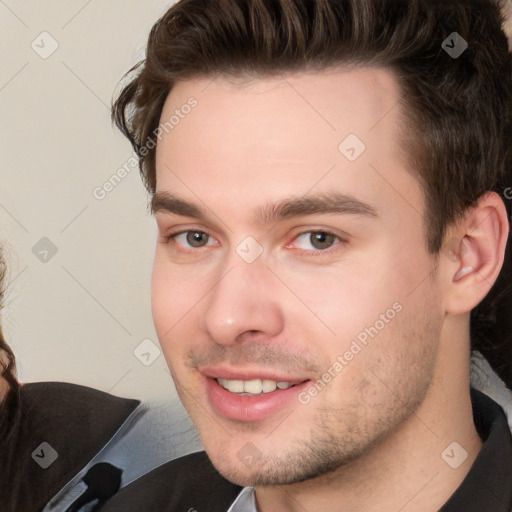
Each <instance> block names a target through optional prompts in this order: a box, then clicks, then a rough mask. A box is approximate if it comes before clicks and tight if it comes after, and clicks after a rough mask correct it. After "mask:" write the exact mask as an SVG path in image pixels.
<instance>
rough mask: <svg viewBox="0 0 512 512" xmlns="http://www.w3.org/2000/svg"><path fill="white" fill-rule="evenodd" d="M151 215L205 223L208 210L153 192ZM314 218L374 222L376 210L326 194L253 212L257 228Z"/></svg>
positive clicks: (348, 198)
mask: <svg viewBox="0 0 512 512" xmlns="http://www.w3.org/2000/svg"><path fill="white" fill-rule="evenodd" d="M150 206H151V213H152V214H153V215H154V214H156V213H157V212H166V213H172V214H175V215H182V216H185V217H194V218H196V219H199V220H208V218H210V217H211V215H209V214H208V209H206V208H203V207H202V206H197V205H195V204H193V203H191V202H189V201H186V200H184V199H182V198H180V197H177V196H175V195H174V194H171V193H169V192H156V193H155V194H153V197H152V198H151V205H150ZM313 214H339V215H359V216H364V217H370V218H372V217H373V218H377V217H378V212H377V209H376V208H374V207H373V206H371V205H369V204H367V203H365V202H363V201H361V200H359V199H357V198H355V197H353V196H351V195H349V194H342V193H339V192H328V193H320V194H314V195H305V196H298V197H297V196H292V197H289V198H285V199H283V200H281V201H279V202H277V203H272V204H268V205H265V206H263V207H260V208H257V209H256V210H255V211H254V212H253V216H252V219H253V223H254V224H257V225H266V224H274V223H276V222H279V221H282V220H285V219H290V218H294V217H301V216H305V215H313Z"/></svg>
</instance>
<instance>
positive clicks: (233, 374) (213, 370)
mask: <svg viewBox="0 0 512 512" xmlns="http://www.w3.org/2000/svg"><path fill="white" fill-rule="evenodd" d="M199 371H200V373H201V374H203V375H204V376H205V377H210V378H212V379H227V380H256V379H261V380H264V379H266V380H273V381H276V382H290V383H292V384H300V383H301V382H304V381H306V380H309V379H308V378H307V377H297V376H293V375H284V374H282V373H281V374H278V373H277V372H275V371H272V370H263V369H261V370H259V369H252V370H248V369H244V370H242V369H239V368H228V367H226V366H222V367H220V366H205V367H203V368H200V369H199Z"/></svg>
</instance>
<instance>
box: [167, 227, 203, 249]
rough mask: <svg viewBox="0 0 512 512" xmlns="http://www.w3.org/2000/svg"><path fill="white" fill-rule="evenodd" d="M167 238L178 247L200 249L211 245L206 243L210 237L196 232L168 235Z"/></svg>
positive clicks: (201, 232)
mask: <svg viewBox="0 0 512 512" xmlns="http://www.w3.org/2000/svg"><path fill="white" fill-rule="evenodd" d="M168 238H169V239H170V240H173V241H174V242H176V243H177V244H178V245H181V246H184V247H189V248H193V249H200V248H201V247H206V246H207V245H212V244H209V243H208V242H209V241H210V235H208V234H206V233H204V232H203V231H197V230H188V231H181V232H180V233H174V234H173V235H170V236H169V237H168Z"/></svg>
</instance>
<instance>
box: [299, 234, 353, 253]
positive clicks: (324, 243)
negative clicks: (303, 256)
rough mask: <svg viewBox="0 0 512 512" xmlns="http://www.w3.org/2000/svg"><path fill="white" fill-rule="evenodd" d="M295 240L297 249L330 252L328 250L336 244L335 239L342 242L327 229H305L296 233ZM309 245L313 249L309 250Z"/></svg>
mask: <svg viewBox="0 0 512 512" xmlns="http://www.w3.org/2000/svg"><path fill="white" fill-rule="evenodd" d="M295 240H296V245H297V246H298V248H299V249H303V250H306V251H309V252H324V253H325V252H330V251H329V250H330V249H331V248H332V247H333V246H335V245H337V244H336V242H337V241H338V242H341V243H343V242H344V241H343V240H341V238H340V237H339V236H337V235H335V234H333V233H329V232H328V231H306V232H305V233H301V234H300V235H298V236H297V237H296V238H295ZM311 247H313V250H311Z"/></svg>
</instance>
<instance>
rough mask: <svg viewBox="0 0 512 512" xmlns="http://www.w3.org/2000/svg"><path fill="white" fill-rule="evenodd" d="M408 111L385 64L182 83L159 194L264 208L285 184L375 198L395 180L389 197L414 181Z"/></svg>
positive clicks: (170, 104) (161, 162) (163, 152)
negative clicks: (407, 149) (231, 196)
mask: <svg viewBox="0 0 512 512" xmlns="http://www.w3.org/2000/svg"><path fill="white" fill-rule="evenodd" d="M191 99H192V101H193V104H194V105H195V106H194V107H193V108H192V109H190V108H188V107H186V108H184V106H185V105H187V104H191ZM402 108H403V105H402V103H401V93H400V88H399V85H398V82H397V80H396V78H395V77H394V75H393V74H392V72H391V71H389V70H387V69H383V68H374V67H362V68H356V69H350V70H347V69H331V70H328V71H323V72H317V73H288V74H283V75H280V76H276V77H272V78H253V79H243V78H228V77H223V76H219V77H203V78H197V79H190V80H185V81H183V82H179V83H178V84H176V85H175V86H174V87H173V89H172V90H171V92H170V94H169V95H168V97H167V100H166V102H165V105H164V108H163V111H162V115H161V120H160V122H161V125H163V124H164V123H165V122H166V121H168V120H169V119H171V117H172V116H174V118H175V119H174V120H175V123H173V127H172V130H170V131H169V132H168V133H167V132H165V133H164V132H162V133H163V137H162V139H161V140H160V141H159V142H158V144H157V159H156V167H157V190H169V189H171V190H172V191H173V192H174V191H176V192H178V193H179V194H181V195H186V196H188V198H191V194H192V195H194V194H195V195H198V196H201V195H204V194H206V193H207V194H208V196H209V197H210V198H212V201H215V200H216V199H218V200H220V201H222V199H225V197H226V196H225V194H226V192H227V191H228V192H236V193H237V194H238V197H242V198H243V199H244V200H246V201H247V202H254V197H253V196H254V195H255V194H259V195H261V194H262V193H264V194H265V195H266V196H268V197H269V198H270V199H272V196H273V195H275V196H276V199H277V198H278V196H279V194H280V192H281V191H282V188H283V187H287V188H288V189H289V190H288V191H287V192H289V193H295V194H304V193H305V192H306V191H307V190H310V189H312V188H316V189H317V191H326V190H332V189H333V188H337V189H339V190H341V191H345V190H344V189H346V190H347V191H349V192H350V193H358V196H359V197H360V198H361V199H365V198H367V199H371V196H372V195H374V192H375V189H376V188H378V189H381V190H382V189H384V188H385V183H386V181H387V182H388V183H389V182H392V187H391V189H395V190H394V192H393V190H387V191H383V192H382V195H383V197H385V196H386V194H387V196H388V197H391V196H392V195H393V194H396V190H398V189H400V188H403V187H407V183H409V185H410V184H411V179H412V173H409V172H408V171H409V169H408V164H407V159H406V156H405V155H404V153H403V152H402V147H401V138H400V137H401V130H402V128H403V126H404V125H403V120H402V118H401V111H402V110H401V109H402ZM177 117H179V121H178V119H177ZM176 121H178V122H176ZM414 181H416V180H415V179H414ZM388 188H390V187H388ZM216 194H217V195H216ZM395 199H396V198H395ZM240 204H242V203H240ZM245 204H247V203H245Z"/></svg>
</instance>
